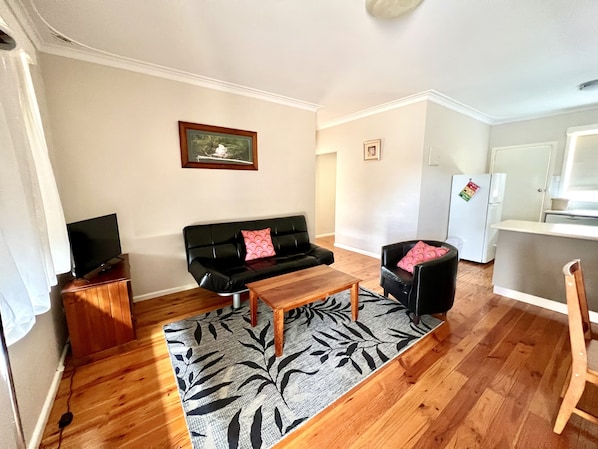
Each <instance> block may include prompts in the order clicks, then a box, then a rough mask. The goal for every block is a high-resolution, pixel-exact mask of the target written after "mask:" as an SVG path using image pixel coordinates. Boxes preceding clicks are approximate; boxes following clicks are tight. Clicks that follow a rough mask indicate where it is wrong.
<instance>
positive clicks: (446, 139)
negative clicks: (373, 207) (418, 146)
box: [417, 102, 490, 240]
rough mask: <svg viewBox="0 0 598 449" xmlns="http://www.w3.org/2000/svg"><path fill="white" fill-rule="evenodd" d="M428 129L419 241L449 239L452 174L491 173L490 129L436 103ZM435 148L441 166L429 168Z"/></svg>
mask: <svg viewBox="0 0 598 449" xmlns="http://www.w3.org/2000/svg"><path fill="white" fill-rule="evenodd" d="M425 126H426V132H425V139H424V151H423V158H424V159H423V162H422V183H421V204H420V209H419V220H418V229H417V238H420V239H431V240H445V239H446V237H447V230H448V214H449V205H450V189H451V181H452V175H455V174H461V173H485V172H487V171H488V168H487V165H488V162H487V154H488V138H489V133H490V126H489V125H487V124H485V123H482V122H479V121H478V120H475V119H473V118H471V117H468V116H466V115H463V114H460V113H458V112H455V111H453V110H451V109H448V108H447V107H445V106H441V105H439V104H437V103H434V102H430V103H429V104H428V111H427V116H426V125H425ZM431 149H434V150H433V151H434V152H435V153H436V154H437V155H438V161H439V162H438V164H439V165H437V166H431V165H428V162H429V154H430V150H431Z"/></svg>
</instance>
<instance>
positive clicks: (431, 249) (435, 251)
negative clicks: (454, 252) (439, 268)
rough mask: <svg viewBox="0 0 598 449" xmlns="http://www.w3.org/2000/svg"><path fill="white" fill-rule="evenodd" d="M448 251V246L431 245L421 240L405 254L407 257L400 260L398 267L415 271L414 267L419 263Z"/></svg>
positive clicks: (436, 257) (410, 271)
mask: <svg viewBox="0 0 598 449" xmlns="http://www.w3.org/2000/svg"><path fill="white" fill-rule="evenodd" d="M446 253H448V248H442V247H439V246H430V245H428V244H426V243H424V242H422V241H421V240H420V241H419V242H417V243H416V244H415V246H414V247H413V248H411V249H410V250H409V252H408V253H407V254H405V257H403V258H402V259H401V260H399V263H398V264H397V267H399V268H402V269H403V270H405V271H408V272H409V273H413V267H414V266H415V265H417V264H418V263H422V262H426V261H428V260H433V259H438V258H439V257H442V256H444V255H445V254H446Z"/></svg>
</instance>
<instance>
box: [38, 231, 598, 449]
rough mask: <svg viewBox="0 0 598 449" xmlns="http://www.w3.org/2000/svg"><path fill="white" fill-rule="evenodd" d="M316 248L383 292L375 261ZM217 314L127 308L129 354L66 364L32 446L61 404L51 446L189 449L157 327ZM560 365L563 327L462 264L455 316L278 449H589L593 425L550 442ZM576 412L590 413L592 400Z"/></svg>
mask: <svg viewBox="0 0 598 449" xmlns="http://www.w3.org/2000/svg"><path fill="white" fill-rule="evenodd" d="M317 243H318V244H320V245H322V246H325V247H328V248H331V249H333V250H334V253H335V260H336V262H335V264H334V265H333V267H334V268H336V269H339V270H341V271H345V272H347V273H349V274H352V275H353V276H356V277H359V278H360V279H363V282H362V283H361V285H362V286H363V287H366V288H369V289H371V290H374V291H377V292H379V293H381V289H380V287H379V285H378V281H379V271H380V262H379V260H378V259H376V258H372V257H368V256H365V255H361V254H357V253H353V252H351V251H347V250H343V249H340V248H336V247H334V246H333V238H332V237H326V238H322V239H318V240H317ZM243 299H245V300H246V299H247V298H246V296H244V297H243ZM227 304H230V299H227V298H226V297H220V296H218V295H215V294H213V293H211V292H208V291H205V290H203V289H200V288H197V289H193V290H188V291H185V292H181V293H176V294H171V295H167V296H162V297H160V298H155V299H152V300H148V301H143V302H140V303H136V304H135V306H134V308H135V315H136V320H137V321H136V329H137V336H138V340H139V346H138V347H137V348H135V349H133V350H131V351H129V352H127V353H124V354H119V355H116V356H112V357H110V358H107V359H104V360H100V361H97V362H94V363H91V364H88V365H83V366H79V367H77V368H74V367H73V365H72V364H71V362H70V359H68V358H67V367H66V370H65V373H64V376H63V379H62V381H61V383H60V386H59V389H58V393H57V395H56V400H55V402H54V406H53V408H52V411H51V415H50V419H49V421H48V424H47V426H46V429H45V432H44V434H43V440H42V444H41V446H40V447H42V448H57V447H58V444H59V440H60V432H59V429H58V425H57V423H58V420H59V419H60V416H61V415H62V414H63V413H64V412H65V411H66V410H67V403H68V404H70V410H71V411H72V412H73V414H74V419H73V422H72V423H71V424H70V425H69V426H67V427H66V428H65V429H64V430H63V434H62V441H61V445H60V447H61V448H115V447H126V448H186V449H187V448H191V443H190V440H189V435H188V431H187V427H186V423H185V418H184V416H183V412H182V408H181V405H180V401H179V396H178V390H177V386H176V383H175V379H174V375H173V373H172V368H171V365H170V360H169V357H168V352H167V350H166V344H165V341H164V336H163V333H162V326H163V325H164V324H167V323H170V322H173V321H177V320H180V319H183V318H186V317H189V316H193V315H197V314H201V313H205V312H207V311H209V310H214V309H216V308H220V307H223V306H224V305H227ZM90 338H93V336H90ZM569 363H570V354H569V340H568V331H567V321H566V317H564V316H563V315H561V314H558V313H556V312H552V311H547V310H544V309H540V308H538V307H535V306H531V305H528V304H524V303H521V302H517V301H514V300H511V299H508V298H504V297H501V296H498V295H495V294H493V293H492V264H486V265H479V264H474V263H470V262H464V261H461V262H460V263H459V274H458V283H457V294H456V299H455V306H454V307H453V309H452V310H451V311H450V312H449V313H448V315H447V321H446V322H445V323H444V324H443V325H442V326H441V327H440V328H439V329H438V330H437V331H436V332H435V333H434V335H431V336H429V337H428V338H426V339H425V340H424V341H423V342H420V343H418V344H417V345H416V346H415V347H413V348H411V349H410V350H408V351H407V352H406V353H404V354H403V356H402V357H400V358H399V359H395V360H393V361H391V362H390V363H388V364H387V365H386V366H384V367H383V368H382V369H380V370H379V372H377V373H376V374H375V375H373V376H371V377H370V378H368V379H367V380H366V381H364V382H362V383H361V384H360V385H358V386H357V387H355V388H354V389H353V390H351V391H350V392H349V393H347V394H346V395H345V396H343V397H342V398H339V400H338V401H336V402H335V403H334V404H332V405H331V406H330V407H328V408H327V409H326V410H324V411H323V412H321V413H320V414H318V415H317V416H315V417H313V418H312V419H311V420H310V421H309V422H308V423H307V424H305V425H303V426H301V427H300V428H299V429H298V430H296V431H295V432H294V433H292V434H291V435H289V436H288V437H287V438H285V439H284V440H282V441H281V442H280V443H279V444H278V445H277V446H276V447H277V448H385V449H386V448H400V449H405V448H419V449H426V448H430V449H432V448H433V449H438V448H455V449H462V448H521V449H528V448H531V449H534V448H538V449H547V448H573V449H581V448H596V447H598V426H596V425H593V424H591V423H589V422H587V421H585V420H583V419H581V418H579V417H577V416H573V417H572V418H571V420H570V421H569V423H568V424H567V426H566V427H565V430H564V431H563V434H562V435H556V434H554V433H553V432H552V426H553V424H554V418H555V417H556V413H557V411H558V407H559V405H560V400H559V393H560V390H561V386H562V384H563V382H564V381H565V376H566V375H567V367H568V364H569ZM73 373H74V377H73V378H72V388H71V376H72V375H73ZM582 402H583V403H584V406H585V407H586V408H587V409H588V410H589V411H593V412H594V413H598V390H597V389H588V392H587V393H586V394H585V396H584V398H582Z"/></svg>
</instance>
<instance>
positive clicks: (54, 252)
mask: <svg viewBox="0 0 598 449" xmlns="http://www.w3.org/2000/svg"><path fill="white" fill-rule="evenodd" d="M0 161H1V163H0V308H1V314H2V323H3V325H4V332H5V336H6V342H7V344H8V345H9V346H10V345H11V344H12V343H14V342H16V341H18V340H19V339H21V338H22V337H23V336H25V335H26V334H27V332H29V330H30V329H31V328H32V327H33V325H34V324H35V315H39V314H42V313H44V312H47V311H48V310H49V308H50V289H51V287H52V286H53V285H56V282H57V280H56V274H57V273H64V272H67V271H69V270H70V251H69V244H68V236H67V233H66V224H65V221H64V215H63V211H62V205H61V203H60V198H59V196H58V190H57V188H56V182H55V180H54V174H53V171H52V166H51V164H50V159H49V156H48V148H47V146H46V140H45V136H44V132H43V128H42V121H41V116H40V112H39V107H38V103H37V100H36V97H35V91H34V89H33V81H32V78H31V73H30V71H29V61H28V57H27V55H26V54H25V53H23V52H22V51H19V50H13V51H11V52H0Z"/></svg>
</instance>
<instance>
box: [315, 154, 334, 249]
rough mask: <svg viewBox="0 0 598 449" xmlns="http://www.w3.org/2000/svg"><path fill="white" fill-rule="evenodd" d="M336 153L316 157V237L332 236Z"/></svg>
mask: <svg viewBox="0 0 598 449" xmlns="http://www.w3.org/2000/svg"><path fill="white" fill-rule="evenodd" d="M335 214H336V153H326V154H317V155H316V237H326V236H330V235H334V229H335V228H334V227H335Z"/></svg>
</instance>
